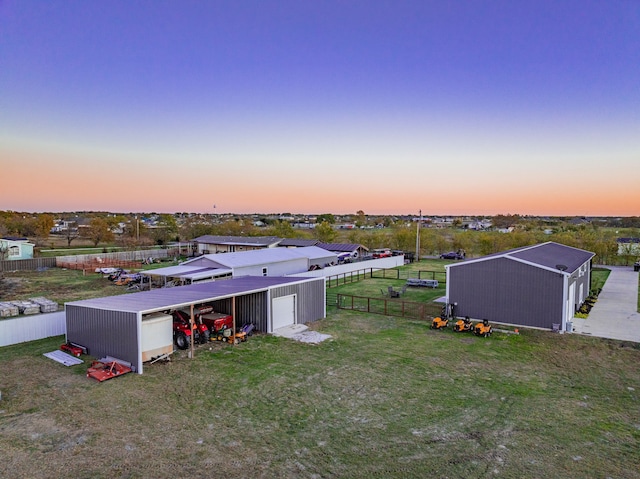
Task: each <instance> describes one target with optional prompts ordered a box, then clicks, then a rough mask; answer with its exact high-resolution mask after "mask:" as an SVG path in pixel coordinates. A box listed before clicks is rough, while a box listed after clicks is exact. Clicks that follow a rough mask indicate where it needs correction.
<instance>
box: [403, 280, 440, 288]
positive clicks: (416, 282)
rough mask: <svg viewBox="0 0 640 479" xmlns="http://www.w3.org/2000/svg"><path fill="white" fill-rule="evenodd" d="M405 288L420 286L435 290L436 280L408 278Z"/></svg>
mask: <svg viewBox="0 0 640 479" xmlns="http://www.w3.org/2000/svg"><path fill="white" fill-rule="evenodd" d="M407 286H420V287H425V288H437V287H438V280H437V279H421V278H409V279H407Z"/></svg>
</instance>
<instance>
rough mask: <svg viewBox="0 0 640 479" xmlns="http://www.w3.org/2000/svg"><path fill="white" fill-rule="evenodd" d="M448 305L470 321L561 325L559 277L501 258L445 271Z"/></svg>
mask: <svg viewBox="0 0 640 479" xmlns="http://www.w3.org/2000/svg"><path fill="white" fill-rule="evenodd" d="M449 271H450V276H449V281H450V284H449V303H458V305H457V309H456V312H455V314H456V315H457V316H470V317H471V318H473V319H488V320H489V321H496V322H501V323H509V324H517V325H522V326H534V327H541V328H548V329H552V327H553V324H554V323H562V312H563V307H564V305H563V301H562V295H563V282H564V277H563V275H562V274H561V273H560V272H558V273H555V272H551V271H547V270H544V269H541V268H536V267H533V266H530V265H526V264H523V263H519V262H517V261H511V260H508V259H505V258H496V259H495V260H489V261H481V262H477V263H469V264H465V265H460V266H455V267H452V268H450V269H449Z"/></svg>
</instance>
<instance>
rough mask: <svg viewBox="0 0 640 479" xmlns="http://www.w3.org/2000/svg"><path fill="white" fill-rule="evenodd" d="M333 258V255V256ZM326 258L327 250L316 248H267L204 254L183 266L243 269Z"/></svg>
mask: <svg viewBox="0 0 640 479" xmlns="http://www.w3.org/2000/svg"><path fill="white" fill-rule="evenodd" d="M333 256H335V255H333ZM319 257H320V258H326V257H327V250H324V249H322V248H318V247H317V246H306V247H304V248H267V249H257V250H252V251H238V252H235V253H216V254H205V255H204V256H201V257H199V258H194V259H192V260H189V261H186V262H184V263H183V264H184V265H188V264H189V263H198V264H200V267H202V263H203V260H202V258H204V259H205V260H207V261H209V262H211V263H212V267H213V266H217V267H220V268H229V269H233V268H243V267H247V266H256V265H262V264H265V265H267V264H270V263H278V262H284V261H294V260H298V259H301V258H305V259H314V258H319Z"/></svg>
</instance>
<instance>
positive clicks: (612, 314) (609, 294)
mask: <svg viewBox="0 0 640 479" xmlns="http://www.w3.org/2000/svg"><path fill="white" fill-rule="evenodd" d="M605 267H606V268H608V269H610V270H611V274H610V275H609V278H608V279H607V282H606V283H605V284H604V286H603V288H602V291H601V292H600V295H599V296H598V301H596V304H595V305H594V306H593V308H591V312H590V313H589V317H588V318H587V319H580V318H573V332H574V333H578V334H586V335H590V336H597V337H599V338H609V339H619V340H622V341H633V342H636V343H640V313H638V273H637V272H635V271H633V268H632V267H630V266H605Z"/></svg>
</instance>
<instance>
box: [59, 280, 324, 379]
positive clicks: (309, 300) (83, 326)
mask: <svg viewBox="0 0 640 479" xmlns="http://www.w3.org/2000/svg"><path fill="white" fill-rule="evenodd" d="M325 296H326V287H325V279H324V278H294V277H291V278H285V277H261V276H258V277H255V276H251V277H243V278H235V279H228V280H224V281H215V282H209V283H200V284H192V285H188V286H177V287H174V288H161V289H154V290H151V291H142V292H139V293H130V294H124V295H119V296H109V297H105V298H95V299H88V300H84V301H75V302H72V303H66V304H65V312H66V328H67V337H66V340H67V341H70V342H73V343H76V344H80V345H82V346H84V347H86V348H87V349H88V351H89V354H91V355H92V356H94V357H96V358H102V357H105V356H111V357H115V358H118V359H121V360H124V361H127V362H129V363H131V364H132V366H133V369H134V370H135V371H136V372H138V373H140V374H142V370H143V363H144V362H145V361H147V360H149V359H151V358H152V357H153V356H157V355H159V354H161V352H163V351H166V350H167V349H169V350H172V346H173V335H172V323H171V318H172V316H171V313H172V312H173V311H175V310H178V309H184V308H187V309H188V308H190V307H191V306H194V307H200V306H211V307H213V309H214V311H216V312H218V313H224V314H231V315H233V314H235V324H236V327H237V328H240V327H242V326H244V325H247V324H252V325H253V326H254V331H258V332H264V333H272V332H273V331H274V330H276V329H278V328H282V327H286V326H291V325H294V324H306V323H310V322H312V321H316V320H318V319H322V318H324V317H325V316H326V303H325Z"/></svg>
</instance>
